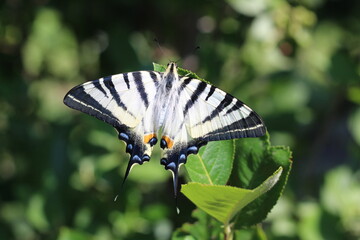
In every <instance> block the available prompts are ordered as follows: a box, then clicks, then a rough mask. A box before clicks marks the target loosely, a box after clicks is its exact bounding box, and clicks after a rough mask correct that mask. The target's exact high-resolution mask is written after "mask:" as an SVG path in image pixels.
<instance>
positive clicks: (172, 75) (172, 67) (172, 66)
mask: <svg viewBox="0 0 360 240" xmlns="http://www.w3.org/2000/svg"><path fill="white" fill-rule="evenodd" d="M164 79H165V80H166V82H167V83H172V82H173V81H174V80H179V75H178V72H177V66H176V63H175V62H170V63H169V64H168V65H167V68H166V71H165V73H164Z"/></svg>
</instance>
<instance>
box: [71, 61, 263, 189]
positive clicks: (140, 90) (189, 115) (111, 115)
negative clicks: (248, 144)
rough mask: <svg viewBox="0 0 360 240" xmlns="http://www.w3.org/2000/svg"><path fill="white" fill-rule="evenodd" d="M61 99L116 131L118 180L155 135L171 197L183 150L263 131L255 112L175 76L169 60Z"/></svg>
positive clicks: (143, 156)
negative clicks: (122, 147)
mask: <svg viewBox="0 0 360 240" xmlns="http://www.w3.org/2000/svg"><path fill="white" fill-rule="evenodd" d="M64 103H65V104H66V105H68V106H69V107H71V108H74V109H77V110H79V111H82V112H85V113H87V114H89V115H92V116H95V117H97V118H99V119H100V120H103V121H105V122H107V123H109V124H111V125H112V126H114V127H115V128H116V129H117V130H118V132H119V138H120V139H121V140H124V141H125V142H126V144H127V147H126V152H128V153H129V154H130V155H131V156H130V161H129V164H128V168H127V171H126V174H125V178H124V180H125V179H126V177H127V176H128V174H129V171H130V169H131V167H132V166H133V165H134V164H142V163H143V162H144V161H149V160H150V156H151V151H152V147H153V146H154V145H155V144H156V143H157V141H158V138H159V139H160V147H161V148H162V149H163V156H162V158H161V164H162V165H164V166H165V169H167V170H170V171H171V172H172V173H173V178H174V179H173V180H174V191H175V195H176V193H177V179H178V171H179V167H180V166H181V164H184V163H186V160H187V156H188V155H189V154H196V153H197V152H198V150H199V148H200V147H201V146H203V145H205V144H206V143H207V142H209V141H218V140H227V139H234V138H243V137H259V136H263V135H264V134H265V132H266V128H265V125H264V123H263V121H262V120H261V118H260V117H259V115H257V114H256V113H255V112H254V111H253V110H251V109H250V108H249V107H248V106H246V105H245V104H244V103H243V102H241V101H240V100H238V99H236V98H234V97H233V96H231V95H230V94H228V93H225V92H224V91H222V90H220V89H218V88H216V87H214V86H212V85H209V84H207V83H205V82H203V81H200V80H197V79H194V78H190V77H187V76H184V77H180V76H179V75H178V73H177V68H176V64H175V63H173V62H171V63H169V64H168V67H167V69H166V71H165V73H160V72H155V71H140V72H132V73H124V74H118V75H113V76H110V77H105V78H101V79H99V80H96V81H92V82H87V83H84V84H82V85H79V86H77V87H75V88H73V89H72V90H70V92H69V93H68V94H67V95H66V96H65V98H64ZM160 134H161V136H159V135H160Z"/></svg>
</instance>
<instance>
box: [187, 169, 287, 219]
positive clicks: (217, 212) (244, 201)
mask: <svg viewBox="0 0 360 240" xmlns="http://www.w3.org/2000/svg"><path fill="white" fill-rule="evenodd" d="M281 173H282V167H279V168H278V170H276V171H275V173H274V174H273V175H272V176H270V177H269V178H268V179H267V180H266V181H265V182H263V183H262V184H261V185H260V186H258V187H257V188H255V189H254V190H249V189H241V188H236V187H231V186H220V185H206V184H200V183H188V184H185V185H182V187H181V192H182V193H183V194H184V195H185V196H186V197H187V198H189V199H190V200H191V201H192V202H193V203H194V204H195V205H196V206H197V207H199V208H200V209H202V210H204V211H205V212H206V213H208V214H209V215H211V216H213V217H214V218H216V219H217V220H219V221H220V222H222V223H223V224H224V225H228V224H229V222H230V220H231V219H232V218H233V217H234V216H235V215H236V214H238V213H239V212H240V210H241V209H242V208H244V207H245V206H246V205H248V204H249V203H250V202H252V201H253V200H254V199H256V198H258V197H259V196H260V195H262V194H264V193H265V192H267V191H268V190H270V189H271V188H272V187H273V186H274V185H275V183H276V182H277V181H278V180H279V178H280V176H281Z"/></svg>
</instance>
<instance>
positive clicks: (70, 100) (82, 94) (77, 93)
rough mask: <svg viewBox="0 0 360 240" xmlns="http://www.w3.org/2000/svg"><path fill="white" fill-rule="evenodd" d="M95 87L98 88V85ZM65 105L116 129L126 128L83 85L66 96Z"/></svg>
mask: <svg viewBox="0 0 360 240" xmlns="http://www.w3.org/2000/svg"><path fill="white" fill-rule="evenodd" d="M94 86H95V88H96V85H94ZM100 91H101V90H100ZM64 104H65V105H67V106H68V107H70V108H73V109H76V110H79V111H81V112H84V113H87V114H89V115H91V116H94V117H96V118H98V119H100V120H102V121H104V122H107V123H109V124H110V125H112V126H114V127H119V128H123V127H124V125H123V124H121V123H120V122H119V120H118V119H117V118H116V117H115V116H114V115H113V114H112V112H111V111H110V110H108V109H106V108H105V107H103V106H102V105H101V104H100V103H99V102H98V100H96V99H94V98H93V97H92V96H91V95H90V94H88V93H87V92H86V91H85V89H84V87H83V86H82V85H80V86H77V87H75V88H73V89H71V90H70V91H69V92H68V93H67V94H66V95H65V97H64Z"/></svg>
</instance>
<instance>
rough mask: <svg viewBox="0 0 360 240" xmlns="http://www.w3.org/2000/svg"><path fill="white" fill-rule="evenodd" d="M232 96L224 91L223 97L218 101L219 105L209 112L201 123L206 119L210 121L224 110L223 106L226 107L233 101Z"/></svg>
mask: <svg viewBox="0 0 360 240" xmlns="http://www.w3.org/2000/svg"><path fill="white" fill-rule="evenodd" d="M233 99H234V97H233V96H231V95H230V94H228V93H226V95H225V97H224V99H223V100H222V101H221V102H220V103H219V105H218V106H217V107H216V108H215V109H214V110H213V111H212V112H211V113H210V115H209V116H207V117H206V118H205V119H204V120H203V121H202V123H205V122H207V121H211V120H212V119H213V118H215V117H216V116H218V115H219V113H220V112H221V111H222V110H224V108H226V107H227V106H229V105H230V104H231V102H232V101H233Z"/></svg>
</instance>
